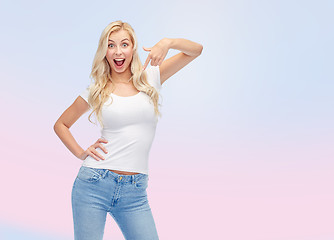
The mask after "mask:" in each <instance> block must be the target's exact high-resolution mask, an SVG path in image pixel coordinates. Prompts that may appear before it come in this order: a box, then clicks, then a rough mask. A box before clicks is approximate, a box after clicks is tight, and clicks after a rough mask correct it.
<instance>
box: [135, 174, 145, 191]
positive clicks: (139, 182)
mask: <svg viewBox="0 0 334 240" xmlns="http://www.w3.org/2000/svg"><path fill="white" fill-rule="evenodd" d="M147 186H148V176H147V175H143V176H142V177H140V178H138V179H137V180H136V182H135V187H136V188H137V189H142V190H145V189H146V188H147Z"/></svg>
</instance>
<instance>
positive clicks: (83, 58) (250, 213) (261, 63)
mask: <svg viewBox="0 0 334 240" xmlns="http://www.w3.org/2000/svg"><path fill="white" fill-rule="evenodd" d="M99 4H100V5H97V4H95V5H93V3H85V2H82V4H80V5H77V4H75V3H74V2H73V3H69V5H68V4H67V3H66V4H65V1H60V2H57V3H56V2H48V3H47V2H37V1H36V2H29V3H25V2H23V1H22V2H15V3H9V1H8V2H6V3H5V4H4V8H2V9H1V10H0V16H1V17H0V20H1V27H2V29H3V34H4V37H3V38H2V39H1V43H2V44H1V49H0V50H1V52H2V53H3V54H2V55H1V56H0V63H1V66H2V70H1V73H0V77H1V82H2V86H3V87H2V89H1V90H0V91H1V95H0V99H1V100H2V101H1V102H2V103H3V105H2V106H3V110H4V111H2V117H1V125H0V126H1V139H0V141H1V146H2V147H1V148H2V155H3V157H2V161H1V162H2V167H3V168H2V169H3V171H2V174H0V178H1V179H0V180H1V183H2V184H1V189H2V199H1V205H0V231H1V232H0V239H8V240H9V239H64V240H65V239H66V240H67V239H73V222H72V209H71V198H70V197H71V189H72V184H73V182H74V179H75V177H76V174H77V172H78V170H79V168H80V166H81V163H82V162H81V160H79V159H77V158H76V157H75V156H73V155H72V154H71V153H70V152H69V151H68V150H67V149H66V147H65V146H64V145H63V144H62V142H61V141H60V139H59V138H58V137H57V136H56V134H55V133H54V131H53V125H54V123H55V121H56V120H57V119H58V117H59V116H60V115H61V114H62V112H63V111H64V110H65V109H66V108H67V107H68V106H70V104H71V103H72V102H73V101H74V100H75V98H76V97H77V96H78V95H79V93H80V92H81V91H82V90H83V89H84V87H85V86H86V85H87V84H88V83H89V81H90V80H89V79H88V75H89V72H90V67H91V62H92V60H93V57H94V54H95V51H96V47H97V42H98V38H99V36H100V34H101V31H102V30H103V28H104V27H105V26H106V25H107V24H108V23H109V22H111V21H114V20H117V19H122V20H124V21H127V22H129V23H130V24H131V25H132V26H133V27H134V29H135V31H136V33H137V37H138V40H139V45H140V48H141V47H142V46H145V47H151V46H153V45H154V44H155V43H156V42H157V41H159V40H160V39H161V38H163V37H170V38H187V39H190V40H193V41H196V42H199V43H201V44H202V45H203V46H204V50H203V53H202V55H201V56H200V57H199V58H198V59H196V60H195V61H193V62H192V63H190V64H189V65H188V66H186V67H185V68H184V69H182V70H181V71H180V72H178V73H177V74H175V75H174V76H173V77H172V78H170V79H168V80H167V82H165V83H164V84H163V89H162V92H161V93H162V96H163V101H162V104H163V106H162V108H161V111H162V114H163V117H162V118H161V119H160V120H159V123H158V127H157V132H156V136H155V140H154V143H153V145H152V150H151V154H150V169H149V171H150V180H149V187H148V190H147V191H148V196H149V201H150V204H151V208H152V211H153V215H154V218H155V221H156V225H157V228H158V232H159V236H160V238H161V239H229V240H241V239H242V240H244V239H247V240H333V239H334V228H333V226H334V205H333V202H334V186H333V183H334V175H333V170H334V163H333V160H334V150H333V149H334V148H333V143H334V137H333V136H334V135H333V134H334V126H333V120H334V114H333V107H334V97H333V71H332V66H333V45H332V42H333V36H334V34H333V30H332V27H330V26H331V24H330V23H332V22H333V20H334V19H333V16H332V15H331V14H330V12H331V10H330V9H332V10H333V4H331V2H329V1H319V2H317V4H312V2H311V1H294V2H289V1H270V2H263V1H206V2H205V4H203V2H196V1H195V2H193V1H182V2H180V1H174V0H172V1H169V2H168V3H167V2H161V3H159V2H155V1H142V2H140V3H131V7H129V6H130V5H129V3H126V4H125V5H122V2H119V3H117V2H110V1H101V2H100V3H99ZM123 4H124V2H123ZM102 5H105V6H108V7H103V8H101V6H102ZM125 7H129V8H128V9H127V11H123V10H124V8H125ZM113 9H114V10H113ZM138 9H141V11H140V12H139V11H138ZM116 10H117V11H116ZM162 11H163V12H162ZM111 12H112V14H111ZM115 12H117V13H116V14H115ZM282 16H284V18H282ZM22 39H24V40H22ZM139 52H140V54H141V60H142V62H144V61H145V59H146V56H147V55H146V53H145V52H144V51H143V50H142V49H140V50H139ZM176 53H177V51H176V50H170V52H169V55H168V57H170V56H172V55H174V54H176ZM87 117H88V113H87V114H85V115H83V116H82V117H81V118H80V119H79V120H78V121H77V123H75V125H73V126H72V128H71V129H70V130H71V132H72V134H73V136H74V137H75V139H76V140H77V141H78V143H79V144H80V145H81V146H82V147H83V148H87V147H88V146H89V145H90V144H91V143H92V142H95V141H96V139H97V138H98V137H99V136H100V135H99V134H100V132H99V128H98V127H97V126H94V125H92V124H91V123H89V122H88V120H87ZM19 234H21V235H19ZM104 239H124V238H123V237H122V234H121V232H120V230H119V228H118V226H117V225H116V223H115V222H114V221H113V219H112V218H111V217H110V216H109V215H108V218H107V223H106V228H105V237H104Z"/></svg>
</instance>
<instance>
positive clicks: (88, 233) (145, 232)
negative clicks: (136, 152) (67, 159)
mask: <svg viewBox="0 0 334 240" xmlns="http://www.w3.org/2000/svg"><path fill="white" fill-rule="evenodd" d="M147 186H148V175H147V174H143V173H139V174H135V175H121V174H117V173H114V172H112V171H109V170H108V169H100V168H90V167H86V166H81V167H80V169H79V172H78V175H77V177H76V179H75V181H74V184H73V188H72V195H71V197H72V199H71V201H72V211H73V223H74V239H75V240H102V239H103V234H104V227H105V222H106V217H107V212H108V213H109V214H110V215H111V216H112V217H113V219H114V220H115V222H116V223H117V225H118V226H119V228H120V229H121V231H122V233H123V236H124V237H125V239H129V240H144V239H145V240H151V239H152V240H153V239H154V240H156V239H159V237H158V233H157V230H156V226H155V223H154V219H153V215H152V212H151V208H150V205H149V202H148V199H147V192H146V188H147Z"/></svg>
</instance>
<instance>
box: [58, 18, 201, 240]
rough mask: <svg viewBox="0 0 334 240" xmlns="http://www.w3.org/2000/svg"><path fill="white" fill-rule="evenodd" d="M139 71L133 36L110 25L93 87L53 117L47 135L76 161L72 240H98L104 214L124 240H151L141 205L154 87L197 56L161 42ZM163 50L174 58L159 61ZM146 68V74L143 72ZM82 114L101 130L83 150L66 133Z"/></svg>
mask: <svg viewBox="0 0 334 240" xmlns="http://www.w3.org/2000/svg"><path fill="white" fill-rule="evenodd" d="M143 49H144V50H145V51H147V52H148V57H147V59H146V61H145V63H144V65H142V63H141V61H140V59H139V56H138V52H137V50H138V42H137V38H136V35H135V32H134V30H133V28H132V27H131V26H130V25H129V24H128V23H126V22H122V21H115V22H112V23H110V24H109V25H108V26H107V27H106V28H105V29H104V30H103V32H102V34H101V37H100V40H99V45H98V48H97V51H96V54H95V58H94V61H93V66H92V71H91V75H90V77H91V78H92V79H93V81H92V82H91V83H90V85H89V86H88V87H87V88H86V89H83V91H82V92H81V94H80V96H78V98H77V99H76V100H75V101H74V102H73V104H72V105H71V106H69V107H68V108H67V109H66V110H65V111H64V113H63V114H62V115H61V116H60V117H59V119H58V120H57V122H56V123H55V125H54V131H55V132H56V134H57V136H58V137H59V138H60V139H61V141H62V142H63V143H64V145H65V146H66V147H67V148H68V149H69V150H70V151H71V152H72V153H73V154H74V155H75V156H76V157H77V158H79V159H81V160H83V162H82V165H81V167H80V169H79V172H78V174H77V176H76V179H75V181H74V184H73V188H72V195H71V197H72V199H71V201H72V210H73V223H74V238H75V240H98V239H103V234H104V228H105V221H106V215H107V213H109V214H110V215H111V216H112V217H113V219H114V220H115V221H116V223H117V224H118V226H119V227H120V229H121V231H122V233H123V235H124V237H125V239H131V240H137V239H138V240H144V239H145V240H149V239H159V237H158V233H157V230H156V226H155V222H154V219H153V215H152V212H151V208H150V205H149V202H148V198H147V191H146V188H147V186H148V157H149V151H150V148H151V144H152V141H153V139H154V136H155V130H156V125H157V121H158V116H161V114H160V112H159V109H158V106H159V105H160V104H159V103H158V102H159V92H160V89H161V87H162V84H163V83H164V82H165V81H166V80H167V79H168V78H170V77H171V76H172V75H173V74H175V73H176V72H178V71H179V70H180V69H182V68H183V67H184V66H186V65H187V64H188V63H190V62H191V61H192V60H194V59H195V58H196V57H198V56H199V55H200V54H201V52H202V49H203V47H202V45H201V44H198V43H195V42H192V41H190V40H186V39H181V38H177V39H171V38H163V39H161V40H160V41H159V42H158V43H157V44H155V45H154V46H153V47H151V48H145V47H143ZM169 49H177V50H179V51H180V53H178V54H176V55H174V56H172V57H170V58H168V59H166V60H164V59H165V57H166V55H167V53H168V50H169ZM149 62H151V66H149ZM87 111H91V113H90V115H89V117H88V119H89V121H90V117H91V116H92V114H93V113H94V114H95V116H96V119H97V120H98V121H99V123H100V125H101V138H99V139H98V140H97V141H96V142H95V143H93V144H92V145H91V146H90V147H88V148H87V149H86V150H84V149H82V148H81V147H80V145H79V144H78V143H77V142H76V140H75V139H74V138H73V136H72V134H71V132H70V130H69V128H70V127H71V126H72V125H73V124H74V123H75V122H76V121H77V120H78V119H79V118H80V117H81V116H82V115H83V114H84V113H86V112H87Z"/></svg>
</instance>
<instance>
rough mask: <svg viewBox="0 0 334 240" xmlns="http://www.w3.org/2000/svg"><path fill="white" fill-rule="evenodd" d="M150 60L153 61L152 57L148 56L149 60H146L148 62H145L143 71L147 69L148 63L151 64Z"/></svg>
mask: <svg viewBox="0 0 334 240" xmlns="http://www.w3.org/2000/svg"><path fill="white" fill-rule="evenodd" d="M150 60H151V57H150V56H148V57H147V59H146V61H145V64H144V66H143V71H144V70H145V69H146V67H147V65H148V63H149V62H150Z"/></svg>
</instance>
